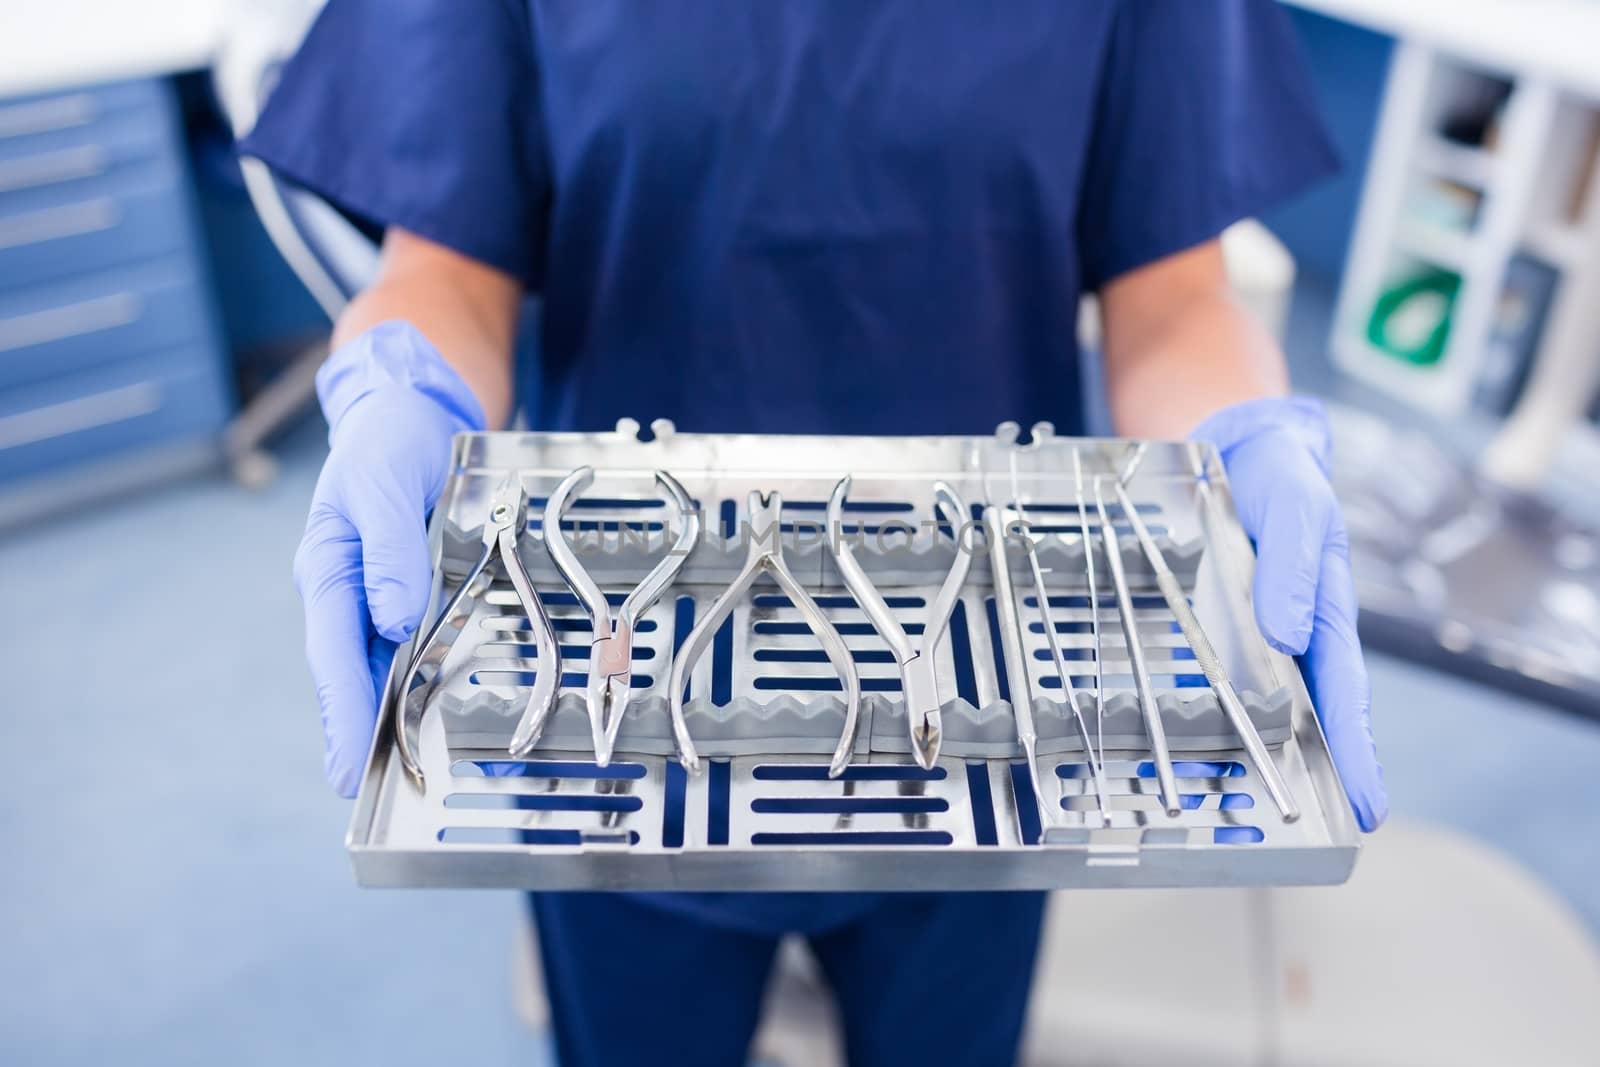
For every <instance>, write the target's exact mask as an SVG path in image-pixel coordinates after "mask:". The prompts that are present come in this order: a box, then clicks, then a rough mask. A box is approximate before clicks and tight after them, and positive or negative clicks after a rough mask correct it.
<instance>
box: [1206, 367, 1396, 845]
mask: <svg viewBox="0 0 1600 1067" xmlns="http://www.w3.org/2000/svg"><path fill="white" fill-rule="evenodd" d="M1192 436H1193V437H1194V438H1195V439H1197V440H1203V441H1210V442H1212V443H1213V444H1215V445H1216V446H1217V448H1218V450H1219V451H1220V452H1221V454H1222V464H1223V467H1224V468H1225V469H1226V470H1227V472H1228V482H1229V484H1230V485H1231V486H1232V489H1233V499H1234V503H1235V504H1236V505H1237V507H1238V510H1239V520H1240V522H1241V523H1242V524H1243V525H1244V529H1245V532H1246V533H1247V534H1249V535H1250V537H1251V539H1252V540H1253V541H1255V544H1256V557H1257V559H1256V574H1255V590H1254V593H1255V609H1256V622H1257V624H1258V625H1259V626H1260V627H1261V633H1262V634H1263V636H1265V637H1266V639H1267V642H1268V643H1269V644H1271V645H1272V647H1273V648H1276V649H1277V650H1278V651H1280V652H1283V653H1286V654H1288V655H1291V656H1296V657H1298V658H1299V661H1300V667H1301V671H1302V672H1303V673H1304V674H1305V677H1306V682H1307V685H1308V687H1309V689H1310V692H1311V702H1312V704H1313V705H1315V707H1316V709H1317V715H1318V717H1319V718H1320V719H1321V721H1322V730H1323V733H1324V734H1326V735H1327V738H1328V749H1329V751H1330V752H1331V753H1332V754H1333V762H1334V766H1335V767H1337V768H1338V771H1339V777H1340V779H1341V780H1342V781H1343V782H1344V788H1345V792H1346V793H1348V794H1349V797H1350V807H1351V808H1352V809H1353V810H1354V811H1355V815H1356V821H1357V822H1358V823H1360V825H1361V828H1362V829H1363V830H1366V831H1369V832H1370V831H1372V830H1376V829H1377V828H1378V826H1379V825H1380V824H1381V823H1382V822H1383V820H1384V818H1385V817H1386V816H1387V815H1388V814H1389V797H1388V794H1387V793H1386V792H1385V791H1384V787H1383V768H1382V767H1381V766H1379V764H1378V751H1377V747H1376V746H1375V745H1374V744H1373V740H1372V719H1371V715H1370V707H1369V705H1370V692H1369V687H1368V684H1367V668H1366V664H1365V663H1364V662H1363V661H1362V658H1361V644H1360V641H1359V640H1358V639H1357V637H1356V593H1355V582H1354V580H1353V579H1352V577H1351V574H1350V542H1349V538H1348V536H1347V535H1346V533H1345V527H1344V519H1343V518H1342V517H1341V516H1340V514H1339V504H1338V501H1336V500H1335V499H1334V495H1333V487H1332V485H1331V484H1329V481H1328V470H1329V453H1330V451H1331V449H1330V445H1329V435H1328V420H1327V416H1326V415H1325V414H1324V413H1323V410H1322V405H1321V404H1319V403H1317V402H1316V401H1314V400H1310V399H1306V398H1303V397H1289V398H1284V397H1268V398H1265V399H1261V400H1250V401H1246V402H1245V403H1242V404H1236V405H1234V406H1233V407H1230V408H1226V409H1224V410H1223V411H1220V412H1218V413H1217V414H1215V415H1213V416H1211V418H1209V419H1207V420H1206V421H1205V422H1204V423H1202V424H1201V425H1200V427H1199V428H1198V429H1196V430H1195V431H1194V434H1193V435H1192Z"/></svg>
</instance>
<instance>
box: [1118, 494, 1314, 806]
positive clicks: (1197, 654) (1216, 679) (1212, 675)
mask: <svg viewBox="0 0 1600 1067" xmlns="http://www.w3.org/2000/svg"><path fill="white" fill-rule="evenodd" d="M1117 502H1118V503H1119V504H1121V505H1122V510H1123V512H1124V513H1125V514H1126V515H1127V516H1128V522H1129V524H1130V525H1132V526H1133V533H1134V536H1135V537H1137V538H1138V539H1139V546H1140V547H1141V548H1143V549H1144V555H1145V559H1146V560H1148V561H1149V563H1150V569H1151V570H1153V571H1155V576H1156V585H1157V586H1158V587H1159V588H1160V590H1161V595H1162V597H1163V598H1165V600H1166V602H1167V609H1168V610H1169V611H1171V612H1172V614H1173V617H1174V618H1176V619H1177V620H1178V628H1179V629H1180V630H1182V631H1183V638H1184V640H1185V641H1187V642H1189V647H1190V648H1191V649H1192V650H1193V651H1194V658H1195V661H1196V662H1197V663H1199V664H1200V670H1201V671H1202V672H1203V673H1204V674H1205V676H1206V681H1207V682H1209V683H1211V690H1212V692H1214V693H1216V694H1217V702H1218V703H1219V704H1221V705H1222V710H1223V711H1224V712H1226V713H1227V716H1228V722H1229V723H1231V724H1232V725H1233V729H1234V731H1235V732H1236V733H1238V735H1239V740H1240V741H1241V742H1242V743H1243V744H1244V748H1245V751H1246V752H1248V753H1249V754H1250V759H1251V761H1252V762H1253V763H1255V765H1256V773H1258V774H1259V775H1261V781H1262V784H1264V785H1265V786H1266V787H1267V793H1268V794H1269V795H1270V796H1271V797H1272V802H1273V803H1274V804H1276V805H1277V806H1278V811H1279V812H1281V813H1282V815H1283V819H1284V821H1285V822H1293V821H1294V820H1296V819H1298V818H1299V817H1300V808H1299V806H1298V805H1297V804H1296V803H1295V800H1294V795H1293V794H1292V793H1290V791H1289V787H1288V785H1286V784H1285V783H1284V780H1283V775H1281V774H1279V773H1278V767H1277V764H1275V763H1273V761H1272V753H1270V752H1269V751H1267V746H1266V743H1265V742H1263V741H1262V740H1261V734H1260V732H1259V731H1257V730H1256V727H1255V723H1253V722H1251V721H1250V713H1249V712H1247V711H1246V710H1245V708H1244V704H1243V703H1242V702H1241V701H1240V700H1239V694H1238V693H1237V692H1235V691H1234V688H1233V683H1232V682H1231V681H1229V680H1228V675H1227V673H1226V672H1225V671H1224V670H1223V669H1222V661H1221V660H1220V659H1219V658H1218V657H1217V653H1216V650H1215V649H1214V648H1212V647H1211V641H1210V640H1209V639H1208V638H1207V637H1206V632H1205V630H1204V628H1202V627H1201V625H1200V620H1199V619H1198V618H1197V617H1196V616H1195V613H1194V609H1193V608H1191V607H1190V606H1189V597H1188V595H1187V594H1186V593H1184V591H1183V585H1182V583H1180V582H1179V581H1178V578H1177V576H1176V575H1174V574H1173V573H1172V568H1171V567H1169V566H1167V561H1166V557H1164V556H1163V555H1162V553H1161V548H1160V546H1159V545H1157V544H1156V541H1155V538H1153V537H1151V536H1150V529H1149V527H1147V526H1146V525H1145V524H1144V520H1143V519H1141V518H1140V517H1139V513H1138V512H1137V511H1135V510H1134V507H1133V501H1131V500H1130V499H1129V498H1128V491H1127V490H1126V489H1124V488H1123V487H1122V485H1121V483H1120V482H1119V483H1118V485H1117Z"/></svg>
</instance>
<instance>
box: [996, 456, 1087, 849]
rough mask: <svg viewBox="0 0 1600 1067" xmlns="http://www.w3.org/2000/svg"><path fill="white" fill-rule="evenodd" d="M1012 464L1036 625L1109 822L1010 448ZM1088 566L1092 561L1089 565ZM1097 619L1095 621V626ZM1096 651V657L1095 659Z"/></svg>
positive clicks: (1084, 532) (1013, 493) (1084, 530)
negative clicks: (1042, 633) (1035, 602)
mask: <svg viewBox="0 0 1600 1067" xmlns="http://www.w3.org/2000/svg"><path fill="white" fill-rule="evenodd" d="M1010 463H1011V502H1012V505H1013V506H1014V507H1015V508H1016V511H1017V519H1018V520H1019V523H1020V529H1019V531H1018V533H1019V535H1020V537H1021V539H1022V547H1023V549H1024V550H1025V554H1026V555H1027V557H1028V572H1029V574H1030V576H1031V577H1032V578H1033V596H1034V599H1035V600H1036V601H1037V602H1038V604H1039V625H1040V627H1041V628H1043V630H1044V633H1045V641H1046V644H1047V645H1048V646H1049V649H1050V659H1051V662H1052V664H1053V665H1054V667H1055V669H1056V676H1057V677H1058V678H1060V679H1061V693H1062V696H1063V698H1064V699H1065V700H1066V704H1067V713H1068V714H1069V715H1070V716H1071V717H1072V722H1073V724H1074V726H1076V727H1077V730H1078V738H1079V740H1080V741H1081V742H1082V743H1083V759H1084V762H1085V763H1086V764H1087V765H1088V767H1089V778H1090V780H1091V781H1092V782H1093V783H1094V795H1095V803H1096V804H1097V805H1098V806H1099V807H1098V812H1099V815H1100V822H1101V824H1102V825H1110V823H1111V799H1110V797H1109V795H1108V794H1107V792H1106V778H1105V773H1104V768H1103V767H1102V766H1101V760H1100V757H1099V756H1098V755H1096V753H1095V739H1094V736H1093V735H1092V734H1091V733H1090V732H1089V723H1088V721H1087V720H1086V719H1084V717H1083V709H1082V708H1081V707H1079V706H1078V687H1077V686H1076V685H1074V684H1073V682H1072V668H1071V667H1070V666H1068V664H1067V657H1066V653H1064V652H1063V651H1062V650H1061V634H1060V633H1059V632H1058V631H1057V629H1056V620H1055V613H1054V612H1053V611H1051V610H1050V589H1049V587H1048V586H1046V585H1045V580H1044V567H1043V566H1042V565H1041V564H1040V563H1039V551H1038V548H1037V546H1035V544H1034V542H1033V536H1032V535H1031V534H1030V533H1029V532H1028V529H1029V527H1030V526H1031V525H1032V523H1030V522H1029V520H1028V511H1027V508H1026V506H1025V505H1024V504H1023V500H1022V495H1023V494H1022V484H1021V479H1020V478H1019V477H1018V476H1017V452H1016V450H1015V449H1012V451H1011V453H1010ZM1081 533H1082V537H1083V546H1084V557H1085V558H1086V559H1089V560H1091V561H1092V560H1093V559H1094V552H1093V548H1092V546H1091V545H1090V543H1089V533H1088V528H1087V527H1083V528H1082V530H1081ZM1089 565H1090V566H1091V567H1092V566H1093V563H1092V562H1091V563H1090V564H1089ZM1098 624H1099V620H1096V625H1098ZM1098 655H1099V654H1098V651H1097V652H1096V658H1097V659H1098Z"/></svg>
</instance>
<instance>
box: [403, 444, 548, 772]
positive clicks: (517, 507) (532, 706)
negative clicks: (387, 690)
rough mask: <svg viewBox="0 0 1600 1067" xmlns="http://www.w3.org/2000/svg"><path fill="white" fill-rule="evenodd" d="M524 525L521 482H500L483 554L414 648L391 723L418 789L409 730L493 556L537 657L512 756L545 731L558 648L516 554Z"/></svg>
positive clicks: (418, 723) (418, 766)
mask: <svg viewBox="0 0 1600 1067" xmlns="http://www.w3.org/2000/svg"><path fill="white" fill-rule="evenodd" d="M527 522H528V499H527V496H526V495H525V494H524V493H523V491H522V482H521V480H520V479H519V478H517V477H515V476H512V477H510V478H507V479H506V480H505V481H504V482H503V483H501V485H500V487H499V488H498V489H496V490H495V493H494V496H493V498H492V500H491V501H490V504H489V516H488V518H486V519H485V520H484V523H483V552H482V553H480V554H479V556H478V559H477V562H475V563H473V565H472V567H471V569H470V570H468V571H467V576H466V577H465V578H463V579H462V580H461V584H460V585H459V586H457V587H456V591H455V592H454V593H453V594H452V595H451V597H450V599H449V601H448V602H446V604H445V606H444V609H443V610H441V611H440V612H439V615H438V617H437V618H436V619H434V620H433V625H431V626H429V627H428V630H427V633H426V634H424V635H423V637H422V640H421V641H419V642H418V643H417V645H416V647H415V648H414V649H413V651H412V653H411V658H410V659H409V660H408V661H407V664H406V673H405V676H404V679H403V680H402V681H401V683H400V689H399V691H398V694H397V696H396V700H397V702H398V703H397V709H398V714H397V715H396V720H395V742H396V744H397V746H398V748H399V750H400V762H401V765H402V766H404V767H405V770H406V773H407V774H408V775H410V777H411V780H412V781H414V782H415V783H416V785H417V788H418V789H425V788H426V786H425V784H424V782H423V775H422V765H421V764H420V762H418V759H417V753H416V747H415V743H414V742H413V741H412V739H411V738H412V731H413V729H416V730H418V731H420V728H421V723H422V715H423V712H424V711H425V710H426V709H427V699H428V694H429V692H431V690H432V688H433V684H434V682H436V681H437V680H438V678H439V671H438V669H437V668H438V667H440V666H442V664H443V662H444V657H445V655H446V653H447V652H448V651H449V648H450V646H451V645H452V644H453V643H454V642H455V639H456V637H457V636H459V634H460V624H459V623H452V620H454V619H456V618H457V614H458V612H459V610H460V608H461V605H462V603H463V602H464V601H465V600H466V599H467V597H468V596H469V595H476V594H474V593H473V589H474V587H475V586H476V585H477V584H478V581H479V579H480V578H481V576H482V575H483V573H484V571H485V570H486V569H487V568H488V566H489V562H490V560H491V559H492V558H493V557H494V555H495V553H496V552H498V553H499V555H500V562H501V564H502V565H503V566H504V567H505V571H506V576H507V577H508V578H510V579H511V586H512V588H513V589H515V590H516V592H517V599H518V601H519V602H520V603H521V605H522V610H523V611H524V612H526V613H527V616H528V624H529V626H530V628H531V629H532V631H533V643H534V650H535V653H534V654H535V656H536V657H537V661H536V665H535V669H534V681H533V692H532V693H530V694H529V696H528V703H527V707H526V708H525V709H524V710H523V713H522V719H521V721H520V722H519V723H518V725H517V730H516V733H515V734H514V735H513V738H512V742H511V754H512V755H519V754H521V753H524V752H526V751H527V750H528V749H530V748H532V747H533V743H534V741H536V740H537V739H538V735H539V731H541V730H542V729H543V728H544V723H545V720H546V719H548V718H549V716H550V712H551V710H552V709H553V708H554V707H555V702H556V694H557V691H558V690H559V689H560V687H561V648H560V646H559V645H558V644H557V643H556V634H555V629H554V627H552V626H551V625H550V617H549V616H548V615H547V614H545V610H544V604H543V603H542V602H541V601H540V600H539V594H538V593H537V592H535V591H534V588H533V580H532V579H531V578H530V577H529V576H528V569H527V567H525V566H524V565H523V562H522V558H521V557H520V556H518V555H517V540H518V538H520V537H521V536H522V532H523V530H524V529H526V527H527ZM447 624H450V625H452V626H453V627H454V629H452V630H450V631H448V632H447V631H446V629H445V627H446V625H447ZM427 663H432V664H433V665H434V667H435V668H436V669H435V671H434V674H433V677H432V678H431V679H428V680H427V681H426V682H425V683H423V684H422V686H421V688H422V690H423V692H422V693H421V696H420V699H418V700H415V701H413V700H412V699H411V695H412V690H413V689H414V688H417V687H418V683H419V678H418V676H419V674H420V672H421V669H422V667H423V666H424V664H427Z"/></svg>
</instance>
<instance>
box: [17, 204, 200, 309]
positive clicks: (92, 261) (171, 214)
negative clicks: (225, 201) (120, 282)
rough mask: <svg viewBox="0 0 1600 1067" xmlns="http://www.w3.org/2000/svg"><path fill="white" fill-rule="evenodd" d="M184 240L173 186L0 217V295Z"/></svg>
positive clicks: (183, 217)
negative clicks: (10, 290) (0, 293)
mask: <svg viewBox="0 0 1600 1067" xmlns="http://www.w3.org/2000/svg"><path fill="white" fill-rule="evenodd" d="M188 240H189V220H188V218H187V212H186V205H185V203H184V200H183V196H182V193H181V190H180V189H179V188H178V186H177V185H176V184H171V185H166V186H162V187H158V188H155V189H148V190H143V191H139V192H134V193H127V194H123V195H113V194H107V195H104V196H96V197H92V198H89V199H83V200H73V201H70V202H67V203H64V204H58V205H56V206H53V207H48V208H43V209H41V210H37V211H27V212H23V213H21V214H15V215H5V216H0V292H4V291H5V290H7V289H12V288H21V287H22V286H24V285H32V284H35V283H38V282H42V281H48V280H50V279H52V278H61V277H65V276H67V275H71V274H79V273H85V272H88V271H94V270H103V269H105V268H108V267H115V266H119V265H121V264H124V263H131V262H135V261H138V260H142V259H153V258H156V257H157V256H160V255H163V254H165V253H169V252H175V251H177V250H178V249H180V248H183V247H185V245H186V244H187V243H188Z"/></svg>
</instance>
